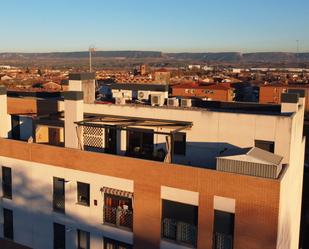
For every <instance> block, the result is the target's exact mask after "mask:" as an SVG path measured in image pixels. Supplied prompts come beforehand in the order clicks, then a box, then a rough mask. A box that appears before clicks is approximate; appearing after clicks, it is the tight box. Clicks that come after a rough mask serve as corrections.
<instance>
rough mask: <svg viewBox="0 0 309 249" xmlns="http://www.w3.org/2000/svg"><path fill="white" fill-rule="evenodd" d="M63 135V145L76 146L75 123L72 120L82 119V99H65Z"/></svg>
mask: <svg viewBox="0 0 309 249" xmlns="http://www.w3.org/2000/svg"><path fill="white" fill-rule="evenodd" d="M64 105H65V112H64V119H65V122H64V137H65V139H64V140H65V147H67V148H78V137H77V132H76V127H77V125H76V124H75V123H74V122H78V121H82V120H83V119H84V110H83V107H84V104H83V100H78V101H76V100H65V101H64Z"/></svg>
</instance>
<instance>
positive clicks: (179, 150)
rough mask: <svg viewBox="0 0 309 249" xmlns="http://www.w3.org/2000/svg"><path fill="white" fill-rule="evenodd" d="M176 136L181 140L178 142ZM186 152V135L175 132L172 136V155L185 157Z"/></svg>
mask: <svg viewBox="0 0 309 249" xmlns="http://www.w3.org/2000/svg"><path fill="white" fill-rule="evenodd" d="M177 136H181V137H182V140H178V139H177ZM186 152H187V134H186V133H185V132H176V133H175V134H173V154H174V155H179V156H185V155H186Z"/></svg>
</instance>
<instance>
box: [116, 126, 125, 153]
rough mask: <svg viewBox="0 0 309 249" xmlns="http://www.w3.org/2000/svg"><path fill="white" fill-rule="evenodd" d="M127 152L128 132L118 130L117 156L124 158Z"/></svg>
mask: <svg viewBox="0 0 309 249" xmlns="http://www.w3.org/2000/svg"><path fill="white" fill-rule="evenodd" d="M126 150H127V131H125V130H117V155H121V156H124V155H125V154H126Z"/></svg>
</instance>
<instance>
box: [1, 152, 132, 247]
mask: <svg viewBox="0 0 309 249" xmlns="http://www.w3.org/2000/svg"><path fill="white" fill-rule="evenodd" d="M0 165H1V166H6V167H10V168H11V169H12V189H13V199H12V200H9V199H5V198H1V201H0V207H4V208H8V209H12V210H13V216H14V241H15V242H17V243H20V244H23V245H26V246H29V247H31V248H33V249H43V248H44V249H52V248H53V222H58V223H60V224H63V225H65V226H66V229H67V232H66V236H67V239H66V243H67V248H68V249H75V248H76V247H77V229H81V230H85V231H88V232H90V233H91V248H100V249H101V248H102V247H103V246H102V245H103V239H102V238H103V236H107V237H109V238H112V239H116V240H119V241H123V242H125V243H129V244H132V243H133V233H132V232H130V231H126V230H121V229H118V228H114V227H111V226H107V225H103V201H104V199H103V195H102V193H101V192H100V188H101V187H103V186H105V187H110V188H115V189H119V190H124V191H129V192H133V189H134V183H133V181H132V180H128V179H121V178H115V177H110V176H104V175H98V174H93V173H87V172H81V171H77V170H71V169H65V168H60V167H55V166H50V165H45V164H38V163H33V162H27V161H22V160H16V159H11V158H5V157H0ZM0 171H1V170H0ZM0 174H1V172H0ZM53 177H59V178H64V179H65V180H66V181H67V183H65V209H66V214H65V215H64V214H61V213H56V212H53V205H52V199H53V197H52V194H53ZM0 179H1V176H0ZM77 181H79V182H84V183H89V184H90V206H89V207H87V206H82V205H79V204H77ZM0 195H2V185H1V184H0ZM94 200H97V206H95V205H94ZM1 213H2V210H1ZM1 218H2V214H1ZM1 223H3V220H1ZM2 229H3V226H2V225H1V224H0V237H3V231H2Z"/></svg>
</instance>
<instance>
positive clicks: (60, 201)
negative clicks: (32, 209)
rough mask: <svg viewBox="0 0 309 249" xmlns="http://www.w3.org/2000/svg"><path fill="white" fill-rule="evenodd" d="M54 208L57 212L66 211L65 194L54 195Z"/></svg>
mask: <svg viewBox="0 0 309 249" xmlns="http://www.w3.org/2000/svg"><path fill="white" fill-rule="evenodd" d="M53 210H54V211H55V212H59V213H64V212H65V197H64V195H60V194H54V195H53Z"/></svg>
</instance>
